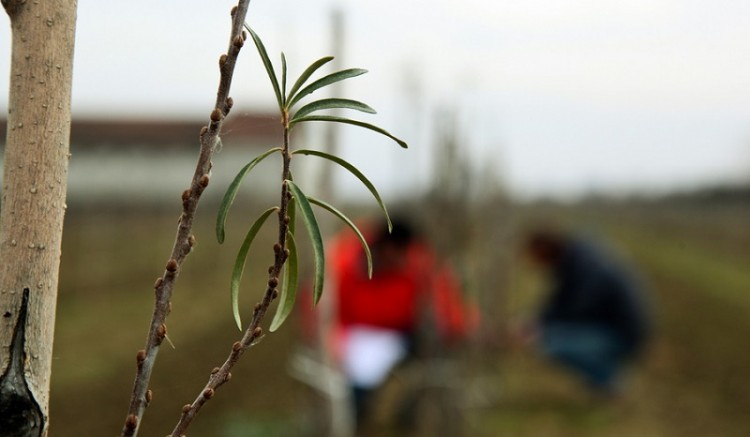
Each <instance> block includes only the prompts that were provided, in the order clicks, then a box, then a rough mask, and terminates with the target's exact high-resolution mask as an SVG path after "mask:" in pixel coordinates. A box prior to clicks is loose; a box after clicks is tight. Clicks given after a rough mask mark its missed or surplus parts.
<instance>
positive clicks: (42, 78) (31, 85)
mask: <svg viewBox="0 0 750 437" xmlns="http://www.w3.org/2000/svg"><path fill="white" fill-rule="evenodd" d="M2 5H3V7H4V8H5V10H6V12H7V13H8V16H9V17H10V23H11V27H12V33H13V50H12V61H11V71H10V101H9V105H8V128H7V132H8V133H7V141H6V145H5V164H4V165H5V167H4V180H3V191H2V203H0V208H1V209H0V315H1V317H0V373H1V374H2V376H0V430H1V431H2V435H3V436H44V435H46V433H47V428H48V420H47V419H48V405H49V383H50V369H51V363H52V338H53V333H54V326H55V305H56V300H57V279H58V269H59V266H60V250H61V248H60V243H61V240H62V229H63V217H64V214H65V194H66V188H67V172H68V157H69V153H68V150H69V138H70V92H71V79H72V69H73V46H74V34H75V20H76V6H77V5H76V1H75V0H58V1H50V0H41V1H33V2H32V1H27V0H2Z"/></svg>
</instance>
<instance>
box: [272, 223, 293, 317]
mask: <svg viewBox="0 0 750 437" xmlns="http://www.w3.org/2000/svg"><path fill="white" fill-rule="evenodd" d="M286 237H287V238H286V245H287V248H288V249H289V258H288V259H287V260H286V263H285V264H284V277H283V280H282V283H281V294H279V306H278V307H277V308H276V314H274V316H273V320H272V321H271V327H270V328H269V329H270V330H271V332H274V331H276V330H277V329H279V327H281V324H282V323H284V321H285V320H286V318H287V317H288V316H289V314H290V313H291V312H292V309H294V301H295V300H296V299H297V278H298V270H299V268H298V265H299V264H298V261H297V244H296V243H295V242H294V234H293V233H292V232H288V233H287V234H286Z"/></svg>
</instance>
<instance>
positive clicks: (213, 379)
mask: <svg viewBox="0 0 750 437" xmlns="http://www.w3.org/2000/svg"><path fill="white" fill-rule="evenodd" d="M282 124H283V125H284V147H283V149H282V156H283V170H282V181H286V180H288V179H289V177H290V174H291V173H290V164H291V159H292V154H291V152H290V150H289V114H288V113H287V112H286V110H284V112H283V114H282ZM290 201H291V193H290V192H289V187H288V186H287V184H286V182H282V185H281V199H280V208H279V236H278V241H277V242H276V244H274V246H273V249H274V263H273V265H272V266H270V267H269V268H268V286H267V288H266V292H265V294H264V295H263V298H262V299H261V301H260V302H258V303H256V304H255V309H254V311H253V318H252V320H251V321H250V325H249V326H248V327H247V329H246V330H245V332H244V334H243V336H242V338H241V339H240V340H239V341H236V342H235V343H234V344H233V345H232V351H231V352H230V353H229V356H228V357H227V359H226V361H224V364H222V365H221V367H216V368H214V369H213V371H212V372H211V376H210V377H209V379H208V382H207V383H206V385H205V386H204V387H203V390H202V391H201V392H200V394H199V395H198V397H196V398H195V400H194V401H193V403H192V404H185V406H183V407H182V414H181V415H180V420H179V421H178V422H177V425H176V426H175V428H174V430H173V431H172V434H171V435H172V436H173V437H181V436H184V435H185V433H186V432H187V428H188V427H189V426H190V424H191V423H192V421H193V419H194V418H195V416H196V415H198V412H199V411H200V409H201V408H203V405H205V403H206V402H207V401H208V400H209V399H211V398H212V397H213V396H214V394H215V393H216V389H218V388H219V387H221V386H222V385H223V384H224V383H225V382H227V381H229V380H230V379H231V378H232V374H231V373H230V370H231V369H232V367H234V365H235V364H236V363H237V362H238V361H239V360H240V357H242V354H244V352H245V351H246V350H247V349H248V348H250V347H251V346H253V345H255V344H257V342H258V341H259V340H260V339H261V338H262V337H263V335H264V334H263V328H261V327H260V324H261V322H262V321H263V317H264V316H265V315H266V312H267V311H268V307H269V306H270V305H271V303H272V302H273V300H274V299H276V298H277V297H278V295H279V292H278V290H277V289H276V287H277V286H278V285H279V276H280V274H281V269H282V268H283V266H284V263H285V262H286V260H287V258H288V257H289V251H288V250H287V248H286V237H287V232H288V230H289V216H288V211H289V202H290Z"/></svg>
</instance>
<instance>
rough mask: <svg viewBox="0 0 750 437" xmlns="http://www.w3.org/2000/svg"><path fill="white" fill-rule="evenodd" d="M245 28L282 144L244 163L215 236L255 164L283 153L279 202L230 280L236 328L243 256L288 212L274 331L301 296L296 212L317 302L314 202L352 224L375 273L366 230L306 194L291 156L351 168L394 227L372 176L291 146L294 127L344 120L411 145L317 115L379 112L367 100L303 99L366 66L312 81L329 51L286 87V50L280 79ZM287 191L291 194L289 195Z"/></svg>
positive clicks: (321, 272)
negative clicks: (272, 100)
mask: <svg viewBox="0 0 750 437" xmlns="http://www.w3.org/2000/svg"><path fill="white" fill-rule="evenodd" d="M245 29H246V30H247V32H248V33H249V34H250V36H251V37H252V39H253V41H254V43H255V46H256V48H257V50H258V54H259V55H260V58H261V61H262V62H263V65H264V67H265V70H266V73H267V74H268V77H269V79H270V81H271V86H272V87H273V91H274V94H275V96H276V102H277V104H278V109H279V112H280V114H281V120H282V124H283V126H284V145H283V146H282V147H274V148H272V149H269V150H267V151H266V152H264V153H262V154H260V155H258V156H257V157H255V158H254V159H253V160H251V161H250V162H248V163H247V164H246V165H245V166H244V167H242V169H241V170H240V171H239V172H238V173H237V176H236V177H235V178H234V180H233V181H232V182H231V184H230V185H229V187H228V188H227V191H226V193H225V194H224V198H223V200H222V202H221V205H220V207H219V212H218V214H217V219H216V238H217V240H218V241H219V243H223V242H224V239H225V225H226V219H227V215H228V213H229V210H230V208H231V206H232V204H233V203H234V200H235V198H236V196H237V193H238V192H239V189H240V186H241V185H242V182H243V181H244V179H245V178H246V176H247V175H248V174H249V173H250V171H251V170H252V169H253V168H255V166H257V165H258V164H259V163H260V162H261V161H263V160H264V159H265V158H267V157H268V156H270V155H273V154H276V153H279V154H281V155H282V158H283V159H284V160H285V161H284V162H285V166H284V174H283V178H282V179H283V180H282V197H281V205H280V206H274V207H272V208H269V209H267V210H266V211H265V212H263V213H262V214H261V215H260V216H259V217H258V218H257V219H256V220H255V221H254V222H253V223H252V225H251V226H250V228H249V229H248V231H247V233H246V235H245V238H244V240H243V242H242V245H241V246H240V249H239V252H238V253H237V258H236V260H235V264H234V268H233V270H232V279H231V286H230V289H231V301H232V313H233V315H234V318H235V321H236V322H237V326H238V328H239V329H242V323H241V318H240V311H239V288H240V282H241V279H242V274H243V270H244V266H245V261H246V259H247V256H248V253H249V250H250V247H251V245H252V242H253V240H254V239H255V237H256V236H257V234H258V232H259V231H260V229H261V228H262V227H263V225H264V224H265V222H266V221H267V219H268V218H269V217H270V216H271V214H273V213H274V212H279V211H286V212H287V215H286V218H285V217H282V214H279V220H280V222H279V224H280V226H281V229H283V230H284V232H282V233H281V234H282V235H281V236H280V241H279V242H278V245H279V247H281V248H286V249H287V250H288V252H287V255H286V256H284V257H281V258H279V257H277V263H278V262H279V259H280V260H281V261H280V263H281V265H277V266H276V267H277V269H274V270H275V271H276V272H277V273H278V272H279V271H281V269H282V267H283V272H282V278H281V290H280V294H279V305H278V308H277V311H276V314H275V316H274V319H273V320H272V322H271V327H270V330H271V331H275V330H276V329H278V328H279V327H280V326H281V325H282V323H283V322H284V320H286V318H287V317H288V315H289V314H290V313H291V311H292V309H293V307H294V303H295V300H296V296H297V288H298V284H299V276H298V268H299V259H298V256H297V240H296V236H295V235H296V234H295V232H296V226H295V222H296V216H297V214H298V213H299V215H300V217H301V218H302V221H303V223H304V225H305V229H306V231H307V234H308V237H309V239H310V241H311V245H312V248H313V256H314V264H315V273H314V280H313V301H314V302H315V303H316V304H317V302H318V301H319V300H320V297H321V295H322V293H323V281H324V277H325V252H324V245H323V238H322V235H321V232H320V227H319V225H318V221H317V219H316V217H315V213H314V212H313V205H315V206H317V207H319V208H322V209H324V210H326V211H328V212H330V213H331V214H333V215H334V216H336V217H338V218H339V219H340V220H341V221H343V222H344V223H345V224H346V225H347V226H348V227H349V228H351V229H352V231H353V232H354V233H355V234H356V235H357V237H358V238H359V240H360V242H361V243H362V246H363V248H364V251H365V254H366V257H367V265H368V273H369V274H370V275H372V256H371V253H370V249H369V247H368V245H367V241H366V240H365V237H364V235H363V234H362V232H361V231H360V230H359V229H358V228H357V226H356V225H355V224H354V222H353V221H352V220H351V219H349V218H348V217H347V216H346V215H345V214H344V213H342V212H341V211H339V210H338V209H337V208H335V207H334V206H333V205H330V204H329V203H327V202H325V201H323V200H320V199H316V198H314V197H311V196H307V195H306V194H305V193H304V192H303V190H302V189H301V188H300V187H299V186H298V185H297V184H296V183H295V182H294V181H293V180H292V177H291V171H290V170H289V169H288V164H289V163H290V160H291V157H292V155H302V156H316V157H319V158H323V159H326V160H328V161H331V162H334V163H336V164H337V165H339V166H340V167H342V168H344V169H346V170H347V171H349V172H350V173H351V174H353V175H354V176H355V177H356V178H357V179H359V181H360V182H362V184H363V185H365V187H367V189H368V190H369V191H370V193H371V194H372V195H373V197H374V198H375V200H376V201H377V203H378V205H379V206H380V208H381V210H382V211H383V214H384V215H385V218H386V220H387V221H388V226H389V229H390V227H391V220H390V217H389V216H388V210H387V209H386V206H385V203H384V202H383V200H382V198H381V196H380V194H379V193H378V191H377V189H376V188H375V186H374V185H373V184H372V182H370V180H369V179H368V178H367V177H366V176H365V175H364V174H363V173H362V172H361V171H360V170H358V169H357V168H356V167H355V166H354V165H352V164H351V163H349V162H347V161H345V160H344V159H342V158H340V157H338V156H335V155H332V154H329V153H325V152H322V151H318V150H309V149H299V150H291V148H290V145H289V143H288V138H289V133H290V132H291V130H292V128H293V127H294V126H295V125H297V124H300V123H306V122H311V121H319V122H329V123H343V124H349V125H353V126H357V127H360V128H364V129H368V130H370V131H373V132H376V133H379V134H381V135H384V136H386V137H388V138H390V139H392V140H393V141H395V142H396V143H397V144H398V145H399V146H401V147H403V148H406V147H407V144H406V143H405V142H404V141H402V140H401V139H399V138H397V137H396V136H394V135H392V134H391V133H390V132H388V131H386V130H385V129H382V128H380V127H378V126H375V125H373V124H370V123H366V122H363V121H360V120H355V119H351V118H346V117H340V116H332V115H321V114H319V112H320V111H324V110H330V109H349V110H354V111H359V112H362V113H367V114H375V110H374V109H372V108H371V107H370V106H368V105H367V104H365V103H362V102H359V101H356V100H351V99H345V98H324V99H319V100H313V101H311V102H309V103H306V104H302V100H303V99H305V98H306V97H307V96H310V95H311V94H313V93H314V92H315V91H317V90H319V89H321V88H324V87H326V86H329V85H331V84H334V83H336V82H340V81H343V80H346V79H351V78H354V77H357V76H360V75H362V74H364V73H366V72H367V71H366V70H364V69H361V68H349V69H345V70H340V71H336V72H334V73H330V74H328V75H325V76H322V77H320V78H319V79H316V80H313V81H311V82H310V78H311V77H312V76H313V75H314V74H315V73H316V72H317V71H318V70H319V69H320V68H321V67H322V66H324V65H325V64H327V63H329V62H330V61H331V60H333V57H330V56H327V57H323V58H321V59H318V60H317V61H315V62H313V63H312V64H310V66H308V67H307V68H306V69H305V70H304V71H303V72H302V74H301V75H300V76H299V77H298V78H297V80H296V81H295V82H294V84H292V86H291V88H289V89H288V90H287V62H286V57H285V56H284V54H283V53H282V54H281V80H279V78H278V76H277V75H276V71H275V69H274V66H273V63H272V62H271V60H270V59H269V57H268V53H267V51H266V48H265V46H264V44H263V42H262V41H261V39H260V37H259V36H258V35H257V33H255V31H253V29H252V28H250V27H249V26H248V25H247V24H245ZM299 104H302V106H301V107H299V109H296V110H295V108H296V107H297V106H298V105H299ZM286 193H288V195H287V194H286ZM290 200H291V201H290ZM285 220H286V221H285ZM278 279H279V278H272V282H273V283H276V281H277V280H278Z"/></svg>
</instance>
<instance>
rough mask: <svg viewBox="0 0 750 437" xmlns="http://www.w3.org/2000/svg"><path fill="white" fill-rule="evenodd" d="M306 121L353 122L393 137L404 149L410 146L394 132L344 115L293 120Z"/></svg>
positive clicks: (309, 116)
mask: <svg viewBox="0 0 750 437" xmlns="http://www.w3.org/2000/svg"><path fill="white" fill-rule="evenodd" d="M305 121H328V122H335V123H344V124H351V125H354V126H359V127H363V128H365V129H370V130H371V131H374V132H377V133H379V134H382V135H385V136H387V137H388V138H390V139H392V140H393V141H395V142H397V143H398V145H399V146H401V147H403V148H404V149H406V148H407V147H409V146H408V145H407V144H406V142H405V141H403V140H401V139H399V138H397V137H395V136H394V135H393V134H391V133H390V132H388V131H387V130H385V129H383V128H380V127H377V126H375V125H372V124H370V123H365V122H363V121H359V120H352V119H350V118H344V117H335V116H333V115H308V116H306V117H299V118H297V117H295V119H294V120H293V122H294V123H302V122H305Z"/></svg>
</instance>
